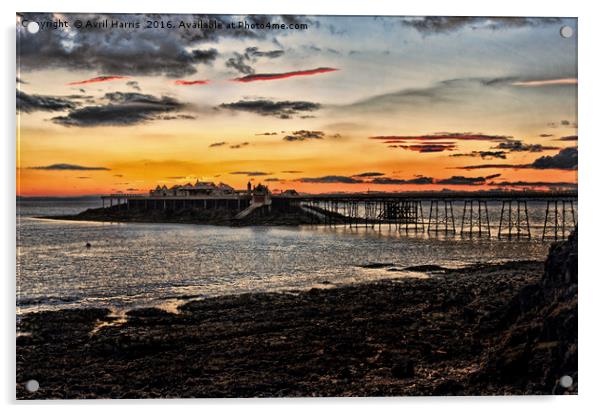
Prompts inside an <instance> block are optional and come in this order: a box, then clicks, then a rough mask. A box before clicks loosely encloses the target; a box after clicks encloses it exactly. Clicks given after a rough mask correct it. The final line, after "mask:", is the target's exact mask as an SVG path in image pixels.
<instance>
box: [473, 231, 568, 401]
mask: <svg viewBox="0 0 602 413" xmlns="http://www.w3.org/2000/svg"><path fill="white" fill-rule="evenodd" d="M494 318H495V319H496V320H497V325H496V326H495V327H494V328H493V329H492V330H493V331H497V332H498V333H497V335H498V338H497V339H495V340H493V345H492V346H491V348H490V350H489V351H488V352H487V353H486V355H485V357H484V362H483V366H482V368H481V369H480V371H479V372H478V373H477V374H475V376H474V377H473V383H475V384H476V383H479V385H480V386H484V388H483V392H484V393H497V394H501V393H512V394H516V389H517V388H518V389H522V392H524V394H533V393H536V394H552V393H553V394H576V393H577V231H575V232H574V233H573V234H571V236H570V237H569V239H568V240H567V241H566V242H562V243H555V244H553V245H552V246H551V247H550V252H549V255H548V258H547V259H546V262H545V270H544V275H543V277H542V278H541V280H540V281H539V282H537V283H534V284H531V285H527V286H525V287H524V288H523V289H522V290H521V291H520V292H519V293H518V294H517V295H516V296H515V297H514V298H513V299H512V300H511V301H510V302H509V303H508V305H507V307H506V308H505V309H504V310H503V312H502V314H498V315H496V316H495V317H494ZM488 327H489V328H490V329H491V326H488ZM490 331H491V330H490ZM564 376H569V377H571V379H572V384H571V385H570V386H568V387H564V386H562V385H560V383H561V378H562V377H564Z"/></svg>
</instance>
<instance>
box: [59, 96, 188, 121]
mask: <svg viewBox="0 0 602 413" xmlns="http://www.w3.org/2000/svg"><path fill="white" fill-rule="evenodd" d="M104 101H106V102H108V103H105V104H101V105H96V106H86V107H83V108H78V109H74V110H71V111H70V112H69V113H68V114H67V115H66V116H58V117H54V118H52V121H53V122H54V123H56V124H59V125H63V126H79V127H94V126H130V125H136V124H140V123H145V122H148V121H151V120H156V119H160V118H161V115H162V114H164V113H169V112H174V111H178V110H180V109H182V108H183V107H184V105H183V104H182V103H180V102H178V101H177V100H176V99H174V98H171V97H167V96H162V97H155V96H152V95H144V94H141V93H133V92H132V93H124V92H113V93H106V94H105V96H104Z"/></svg>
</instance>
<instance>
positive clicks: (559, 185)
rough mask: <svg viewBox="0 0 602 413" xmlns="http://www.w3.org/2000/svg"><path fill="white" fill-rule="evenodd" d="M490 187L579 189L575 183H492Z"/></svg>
mask: <svg viewBox="0 0 602 413" xmlns="http://www.w3.org/2000/svg"><path fill="white" fill-rule="evenodd" d="M489 185H495V186H502V187H513V186H514V187H549V188H565V189H577V184H576V183H573V182H543V181H537V182H528V181H510V182H508V181H502V182H490V183H489Z"/></svg>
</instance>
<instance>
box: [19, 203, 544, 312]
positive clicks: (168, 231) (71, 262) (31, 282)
mask: <svg viewBox="0 0 602 413" xmlns="http://www.w3.org/2000/svg"><path fill="white" fill-rule="evenodd" d="M98 206H100V202H99V201H96V200H84V201H82V200H77V201H74V200H70V201H62V200H61V201H40V200H35V201H29V200H28V201H21V202H20V203H19V205H18V208H17V209H18V212H17V214H18V215H17V255H18V256H17V309H18V313H20V314H23V313H25V312H30V311H39V310H48V309H59V308H71V307H87V306H90V307H101V306H104V307H111V308H113V309H114V310H116V311H123V310H125V309H128V308H131V307H137V306H150V305H152V306H161V307H164V308H170V307H173V306H174V305H175V304H178V303H181V302H182V301H183V300H187V299H191V298H202V297H211V296H218V295H225V294H237V293H244V292H256V291H275V290H299V289H307V288H312V287H317V286H320V287H324V288H325V287H327V286H332V285H340V284H347V283H353V282H365V281H371V280H376V279H380V278H385V277H399V276H403V275H404V273H403V272H389V271H386V268H385V269H367V268H361V267H360V266H361V265H365V264H369V263H393V264H394V266H395V267H398V268H403V267H406V266H413V265H421V264H438V265H441V266H444V267H461V266H465V265H468V264H474V263H477V262H503V261H509V260H522V259H543V258H544V257H545V255H546V253H547V249H548V247H549V244H548V243H543V242H541V240H540V239H539V237H538V236H537V235H538V234H541V226H542V224H543V216H544V213H545V203H542V204H530V205H529V213H530V219H531V224H532V231H533V232H534V238H535V239H536V240H533V241H526V240H525V241H514V240H512V241H508V240H501V241H500V240H498V239H492V240H488V239H482V240H479V239H473V240H469V239H462V238H461V237H459V236H456V237H453V238H444V237H441V236H439V237H434V236H430V237H429V236H428V235H426V234H422V233H421V234H419V235H412V234H410V235H406V234H405V232H402V233H401V234H400V233H398V232H397V231H395V230H394V229H392V230H389V229H388V226H387V225H383V226H382V228H381V231H380V232H379V231H377V230H374V229H371V228H368V229H365V228H358V229H355V228H353V229H350V228H341V227H339V228H321V227H309V226H308V227H298V228H289V227H245V228H229V227H216V226H205V225H179V224H129V223H128V224H124V223H95V222H72V221H57V220H45V219H38V218H34V217H35V216H40V215H61V214H70V213H77V212H80V211H83V210H84V209H86V208H93V207H98ZM454 212H455V215H456V224H457V225H458V223H459V222H460V218H461V217H460V215H461V205H459V204H458V205H456V206H455V210H454ZM489 212H490V218H491V222H492V225H496V224H497V223H498V222H499V212H500V211H499V205H497V206H496V205H491V206H490V208H489ZM427 213H428V211H425V214H427ZM86 242H90V243H91V244H92V248H89V249H87V248H86V247H85V244H86ZM406 275H408V276H412V273H407V274H406ZM414 275H415V274H414Z"/></svg>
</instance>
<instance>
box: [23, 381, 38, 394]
mask: <svg viewBox="0 0 602 413" xmlns="http://www.w3.org/2000/svg"><path fill="white" fill-rule="evenodd" d="M39 389H40V383H38V381H37V380H27V383H25V390H27V391H28V392H30V393H35V392H37V391H38V390H39Z"/></svg>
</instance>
